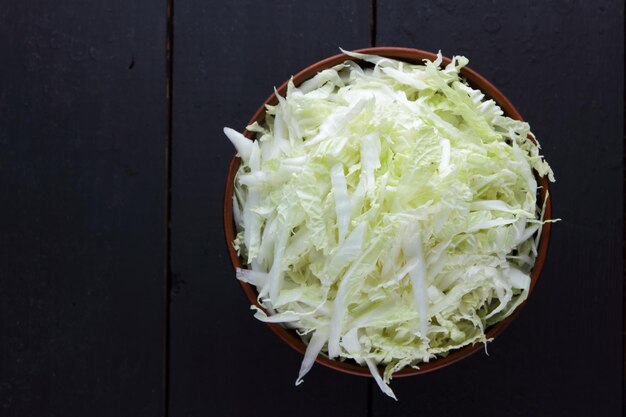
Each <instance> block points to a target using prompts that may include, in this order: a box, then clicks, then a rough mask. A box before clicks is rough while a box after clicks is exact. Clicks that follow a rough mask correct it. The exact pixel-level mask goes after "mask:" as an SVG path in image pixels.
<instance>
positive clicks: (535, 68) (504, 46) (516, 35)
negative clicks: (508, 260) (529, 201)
mask: <svg viewBox="0 0 626 417" xmlns="http://www.w3.org/2000/svg"><path fill="white" fill-rule="evenodd" d="M623 19H624V16H623V2H620V1H598V2H583V1H575V0H570V1H568V0H559V1H545V2H542V1H536V0H530V1H521V0H516V1H510V2H493V1H479V2H460V1H446V0H441V1H439V0H437V1H429V2H420V3H418V2H412V1H391V0H379V1H378V11H377V35H378V37H377V40H376V41H377V44H378V45H380V46H387V45H397V46H408V47H414V48H418V49H425V50H431V51H437V50H439V49H441V50H442V52H443V53H444V54H445V55H448V56H450V55H453V54H464V55H466V56H467V57H468V58H469V59H470V67H471V68H473V69H474V70H477V71H478V72H479V73H481V74H482V75H484V76H485V77H486V78H487V79H489V80H491V81H493V82H494V84H495V85H496V86H497V87H498V88H500V89H501V90H502V91H503V92H504V93H505V94H506V95H507V96H508V98H509V99H510V100H511V101H512V102H513V103H514V104H515V105H516V107H517V108H518V110H519V111H520V113H521V114H522V116H523V117H524V118H525V119H526V120H528V121H529V122H530V124H531V127H532V129H533V131H534V132H535V134H536V135H537V137H538V139H539V141H540V142H541V144H542V145H543V150H544V153H545V155H546V157H547V159H548V161H549V162H550V164H551V165H552V167H553V168H554V171H555V173H556V177H557V182H556V184H554V186H553V189H552V197H553V204H554V215H555V217H560V218H562V219H563V221H562V222H561V223H558V224H556V225H555V226H554V227H553V229H552V230H553V232H552V240H551V247H550V250H549V254H548V261H547V262H546V266H545V268H544V272H543V274H542V277H541V278H540V280H539V284H538V286H537V288H536V290H535V292H534V293H533V296H532V297H531V299H530V301H529V303H528V305H527V306H526V308H525V310H524V311H523V312H522V314H521V315H520V317H519V318H518V319H517V320H516V322H515V323H513V324H512V325H511V327H510V328H509V329H508V330H507V331H506V332H504V334H502V335H501V336H500V337H498V339H497V340H496V341H495V342H493V343H492V344H491V345H490V346H489V353H490V356H485V355H484V354H477V355H475V356H473V357H472V358H470V359H468V360H467V361H463V362H461V363H459V364H457V365H454V366H452V367H451V368H449V369H446V370H442V371H438V372H435V373H433V374H428V375H425V376H423V377H416V378H410V379H404V380H396V381H394V382H393V387H394V389H395V391H396V393H397V394H398V397H399V399H400V402H399V403H393V401H389V400H388V399H387V398H383V396H381V395H380V394H379V393H378V392H376V391H375V393H374V397H373V415H374V416H409V415H411V416H413V415H416V414H417V415H420V416H423V417H427V416H438V417H441V416H458V415H460V413H462V414H463V415H480V416H485V417H487V416H518V415H519V416H552V417H555V416H581V417H583V416H592V415H596V416H607V417H609V416H621V415H622V412H623V409H622V407H623V385H622V384H623V369H624V353H623V352H624V351H623V339H622V329H623V324H622V320H623V311H624V310H623V308H624V305H623V289H624V288H623V246H622V245H623V234H622V233H623V230H624V228H623V216H624V201H623V178H622V175H623V146H624V143H623V137H624V136H623V120H622V115H623V74H624V66H623V65H624V62H623V57H624V55H623V52H624V44H623V29H624V28H623Z"/></svg>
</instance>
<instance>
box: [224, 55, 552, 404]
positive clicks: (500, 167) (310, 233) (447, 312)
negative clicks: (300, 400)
mask: <svg viewBox="0 0 626 417" xmlns="http://www.w3.org/2000/svg"><path fill="white" fill-rule="evenodd" d="M344 52H345V51H344ZM346 53H347V54H348V55H350V56H351V57H352V58H355V60H348V61H346V62H344V63H343V64H340V65H337V66H335V67H333V68H331V69H326V70H324V71H322V72H320V73H318V74H317V75H316V76H315V77H313V78H312V79H310V80H308V81H305V82H304V83H302V85H300V86H299V87H295V86H294V84H293V82H289V84H288V88H287V93H286V96H285V97H280V96H279V97H278V98H279V102H278V104H277V105H276V106H267V112H266V116H265V120H264V122H263V123H261V124H258V123H254V124H253V125H251V126H248V130H250V131H252V132H256V135H257V140H256V141H250V140H248V139H246V138H245V137H244V136H243V135H241V134H240V133H238V132H236V131H234V130H232V129H228V128H226V129H224V132H225V134H226V135H227V137H228V138H229V139H230V140H231V141H232V143H233V145H234V146H235V148H236V149H237V152H238V154H239V156H240V158H241V166H240V168H239V170H238V172H237V175H236V178H235V192H234V195H233V207H234V218H235V222H236V226H237V229H238V235H237V238H236V240H235V241H234V242H233V244H234V246H235V248H236V249H237V251H238V254H239V255H240V256H241V257H242V258H243V260H244V261H245V263H246V264H247V269H240V270H238V271H237V277H238V278H239V279H240V280H242V281H245V282H249V283H251V284H252V285H254V286H256V288H257V290H258V294H259V296H258V302H259V304H260V305H261V306H263V307H264V308H265V310H266V311H267V313H266V312H264V311H263V310H260V309H258V308H256V307H253V308H254V310H255V311H256V312H255V316H256V317H257V318H258V319H260V320H262V321H266V322H272V323H283V324H284V325H285V326H287V327H290V328H295V329H297V331H298V332H299V334H300V335H301V336H302V338H303V339H304V341H305V343H307V345H308V347H307V351H306V354H305V357H304V360H303V362H302V367H301V370H300V374H299V376H298V379H297V382H296V383H297V384H299V383H300V382H302V378H303V377H304V375H305V374H306V373H307V372H308V371H309V370H310V369H311V366H312V365H313V363H314V361H315V358H316V357H317V355H319V354H325V355H327V356H328V357H329V358H331V359H338V360H345V359H352V360H354V361H356V362H357V363H358V364H360V365H363V366H368V367H369V369H370V370H371V372H372V373H373V376H374V377H375V379H376V381H377V383H378V384H379V386H380V387H381V389H382V390H383V392H385V393H386V394H388V395H390V396H392V397H394V398H395V396H394V395H393V392H392V391H391V389H390V388H389V386H388V383H389V381H390V379H391V377H392V374H393V373H394V372H396V371H399V370H400V369H402V368H404V367H407V366H412V367H418V366H419V364H420V363H424V362H428V361H430V360H432V359H434V358H437V357H441V356H445V355H446V354H448V353H449V352H450V351H451V350H454V349H458V348H460V347H462V346H465V345H468V344H475V343H487V342H488V340H487V338H486V336H485V329H486V328H487V327H488V326H490V325H492V324H494V323H496V322H498V321H500V320H502V319H504V318H505V317H507V316H508V315H510V314H511V313H512V312H513V311H514V309H515V308H516V307H517V306H518V305H520V303H522V302H523V301H524V300H525V299H526V297H527V295H528V291H529V285H530V271H531V268H532V266H533V264H534V261H535V257H536V255H537V245H538V231H539V230H540V227H541V225H542V223H543V219H542V218H541V214H540V212H541V208H540V207H541V203H543V202H538V201H537V182H536V179H535V176H534V173H533V170H534V171H536V172H537V174H538V175H539V176H546V175H547V176H548V177H549V178H550V180H552V181H554V178H553V174H552V171H551V170H550V167H549V166H548V164H547V163H546V162H545V161H544V159H543V158H542V157H541V156H540V154H539V145H538V144H537V143H536V142H533V141H532V140H530V139H529V138H530V137H532V134H531V132H530V130H529V126H528V124H527V123H524V122H521V121H517V120H513V119H511V118H509V117H506V116H504V115H503V112H502V110H501V109H500V108H499V107H498V105H497V104H496V103H495V102H494V101H493V100H486V99H485V97H484V95H483V93H481V92H480V91H479V90H476V89H473V88H471V87H470V86H468V84H467V83H466V82H465V81H464V80H463V79H462V78H461V77H460V75H459V71H460V69H461V68H462V67H463V66H465V65H466V64H467V62H468V60H467V59H466V58H464V57H454V58H453V60H452V62H451V63H449V64H448V65H447V66H445V67H443V68H440V67H441V64H442V57H441V54H439V55H438V57H437V59H436V60H435V61H432V62H431V61H428V60H425V61H424V63H423V65H412V64H408V63H405V62H401V61H397V60H393V59H389V58H383V57H378V56H372V55H363V54H357V53H350V52H346ZM357 60H361V61H366V62H369V63H370V66H368V67H364V66H360V65H359V64H357V62H356V61H357ZM380 366H383V367H384V369H385V370H384V373H383V375H382V376H381V375H379V374H378V370H377V369H378V367H380Z"/></svg>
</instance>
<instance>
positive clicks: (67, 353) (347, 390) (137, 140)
mask: <svg viewBox="0 0 626 417" xmlns="http://www.w3.org/2000/svg"><path fill="white" fill-rule="evenodd" d="M168 4H169V6H172V11H173V16H172V26H171V32H170V33H169V35H168V33H167V19H168V15H167V6H168ZM373 6H375V9H376V13H375V19H374V20H373V21H372V19H371V17H372V16H371V12H372V7H373ZM623 7H624V6H623V2H619V1H617V0H599V1H597V2H583V1H576V0H569V1H568V0H551V1H546V2H542V1H538V0H527V1H522V0H514V1H508V2H497V1H479V2H462V1H445V0H441V1H440V0H432V1H426V2H414V1H408V0H400V1H398V0H396V1H392V0H376V1H374V2H370V1H357V0H342V1H338V2H332V1H326V0H325V1H322V2H304V1H299V0H298V1H276V2H250V1H232V2H226V1H205V2H203V1H197V0H194V1H190V2H172V1H171V0H170V1H169V2H167V1H162V2H157V3H155V2H148V1H140V0H136V1H117V0H113V1H108V2H103V3H102V2H101V3H92V4H89V5H80V4H78V3H75V2H69V1H62V2H42V1H36V2H12V3H10V4H7V5H4V6H3V7H2V8H1V10H0V51H1V52H2V53H3V54H2V56H3V58H4V60H3V64H2V65H0V192H1V195H2V196H3V203H2V205H1V206H0V207H1V209H0V212H1V213H2V216H1V217H0V329H1V331H2V333H1V334H0V352H1V355H0V416H5V415H6V416H9V417H15V416H48V415H51V416H85V415H89V416H111V415H116V416H126V415H128V416H133V417H135V416H161V415H169V416H176V417H178V416H181V417H187V416H204V415H219V416H245V415H259V416H264V415H273V416H287V415H293V414H298V415H315V416H318V415H331V416H334V415H337V416H363V417H365V416H415V415H419V416H438V417H439V416H458V415H470V416H481V417H483V416H516V415H519V416H550V417H555V416H568V417H578V416H580V417H586V416H608V417H613V416H619V415H622V412H623V377H624V373H623V370H624V359H623V357H624V350H623V339H622V338H623V317H624V309H623V307H624V306H623V294H624V292H623V279H624V276H623V265H624V264H623V254H624V252H623V251H624V245H623V230H624V222H623V215H624V202H623V180H624V179H623V146H624V144H623V100H624V96H623V75H624V63H623V36H624V35H623V33H624V32H623ZM372 34H374V37H373V38H372ZM168 38H169V40H170V43H171V45H172V49H173V55H172V56H171V59H170V60H169V63H170V64H171V68H172V73H171V74H170V76H169V79H170V80H169V81H170V82H171V85H172V95H171V102H168V96H166V85H167V82H168V71H167V69H168V59H167V54H166V45H167V40H168ZM371 44H376V45H379V46H391V45H394V46H408V47H414V48H420V49H426V50H433V51H436V50H438V49H441V50H442V51H443V53H444V54H446V55H452V54H465V55H466V56H468V57H469V58H470V66H471V67H472V68H473V69H475V70H477V71H478V72H480V73H481V74H483V75H484V76H486V77H487V78H488V79H490V80H491V81H493V82H494V83H495V84H496V85H497V86H498V87H499V88H500V89H501V90H502V91H503V92H504V93H505V94H506V95H507V96H508V97H509V98H510V99H511V101H512V102H513V103H514V104H515V105H516V106H517V107H518V109H519V110H520V112H521V113H522V115H523V116H524V117H525V118H526V119H527V120H528V121H529V122H530V123H531V126H532V127H533V130H534V131H535V133H536V134H537V136H538V138H539V140H540V141H541V143H542V145H543V149H544V152H545V154H546V156H547V158H548V160H549V161H550V163H551V164H552V166H553V167H554V170H555V172H556V174H557V183H556V184H555V185H554V187H553V190H552V191H553V203H554V214H555V216H558V217H561V218H563V222H562V223H560V224H557V225H556V226H555V227H554V228H553V237H552V242H551V248H550V253H549V256H548V262H547V264H546V267H545V269H544V273H543V275H542V277H541V279H540V282H539V285H538V287H537V289H536V292H535V293H534V294H533V296H532V298H531V300H530V302H529V303H528V305H527V306H526V308H525V311H523V312H522V314H521V315H520V317H519V318H518V319H517V320H516V321H515V323H513V325H512V326H511V327H510V328H509V329H508V330H507V331H506V332H504V334H503V335H501V336H500V337H499V338H498V339H497V340H496V341H495V342H494V343H492V344H491V345H490V346H489V353H490V356H485V355H484V354H483V353H478V354H476V355H474V356H473V357H471V358H469V359H467V360H465V361H463V362H461V363H458V364H455V365H453V366H452V367H450V368H448V369H444V370H440V371H437V372H435V373H432V374H428V375H424V376H419V377H412V378H408V379H398V380H395V381H393V385H392V386H393V388H394V390H395V391H396V393H397V394H398V396H399V399H400V402H399V403H394V402H393V401H390V400H388V399H387V398H385V397H383V396H382V395H381V394H379V393H378V391H377V388H376V387H375V386H374V387H372V383H371V381H369V380H367V379H361V378H357V377H352V376H346V375H343V374H339V373H337V372H334V371H330V370H327V369H325V368H322V367H320V366H316V367H315V368H314V369H313V370H312V371H311V373H310V375H309V376H308V377H307V378H306V382H305V383H304V384H303V385H302V386H300V387H297V388H296V387H294V385H293V383H294V380H295V377H296V374H297V371H298V368H299V363H300V360H301V357H300V355H299V354H297V353H296V352H295V351H293V350H292V349H291V348H289V347H287V346H285V345H284V344H283V343H282V342H281V341H279V339H278V338H277V337H276V336H275V335H274V334H273V333H271V331H270V330H269V329H267V328H266V327H265V326H264V325H263V324H261V323H259V322H257V321H256V320H255V319H254V318H253V317H252V315H251V314H250V312H249V311H248V309H247V302H246V299H245V297H244V295H243V293H242V291H241V290H240V288H239V286H238V283H237V282H236V280H235V279H234V274H233V271H232V269H231V267H230V264H229V262H228V260H227V254H226V248H225V245H224V240H223V231H222V225H221V208H222V192H223V187H224V181H225V175H226V168H227V163H228V160H229V159H230V157H231V155H232V154H233V151H232V149H231V147H230V145H229V143H228V142H227V140H226V139H225V138H224V137H223V135H222V133H221V128H222V127H223V126H231V127H233V128H237V129H241V128H243V127H244V125H245V123H246V122H247V120H248V119H249V117H250V116H251V115H252V114H253V112H254V111H255V110H256V108H257V106H258V104H259V103H260V102H262V101H263V100H264V99H265V98H266V97H267V96H268V95H269V93H270V92H271V91H272V87H273V86H275V85H279V84H280V83H281V82H283V81H284V80H285V79H286V78H287V77H289V76H290V75H291V74H293V73H295V72H297V71H298V70H300V69H302V68H304V67H305V66H307V65H308V64H310V63H313V62H315V61H317V60H319V59H320V58H323V57H325V56H328V55H331V54H334V53H336V52H337V48H338V47H339V46H342V47H344V48H359V47H365V46H369V45H371ZM169 104H171V110H172V111H171V113H168V105H169ZM169 123H171V128H172V129H171V135H170V134H169V133H168V124H169ZM168 148H170V150H171V152H168ZM168 160H169V162H168ZM168 202H169V203H168ZM167 219H170V224H169V226H170V228H169V232H168V229H167V227H166V222H167ZM168 241H169V244H168ZM166 248H169V249H166ZM168 265H169V271H167V278H168V279H169V285H168V283H167V282H166V279H165V278H166V277H165V275H166V271H165V270H166V268H167V267H168ZM164 293H166V294H167V303H165V300H164ZM166 308H167V311H168V312H169V317H166V315H165V314H164V311H165V309H166ZM166 319H167V320H166ZM166 322H169V332H168V331H167V330H168V329H167V328H166ZM166 345H168V349H169V352H168V357H169V363H168V366H167V367H166V368H165V369H164V366H163V358H164V353H165V352H164V347H166ZM165 381H168V382H169V384H168V386H164V382H165Z"/></svg>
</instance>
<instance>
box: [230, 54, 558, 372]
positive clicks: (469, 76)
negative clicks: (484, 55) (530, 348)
mask: <svg viewBox="0 0 626 417" xmlns="http://www.w3.org/2000/svg"><path fill="white" fill-rule="evenodd" d="M355 52H361V53H367V54H374V55H380V56H384V57H389V58H395V59H399V60H403V61H407V62H412V63H417V62H421V61H422V60H424V59H429V60H434V59H436V58H437V54H434V53H432V52H426V51H422V50H419V49H412V48H400V47H373V48H364V49H358V50H356V51H355ZM349 59H350V60H354V59H353V58H351V57H349V56H347V55H345V54H338V55H334V56H331V57H329V58H326V59H323V60H321V61H319V62H316V63H315V64H313V65H310V66H309V67H307V68H305V69H304V70H302V71H300V72H299V73H297V74H296V75H295V76H294V77H293V82H294V84H295V85H296V86H298V85H300V84H301V83H302V82H303V81H305V80H307V79H309V78H311V77H313V76H314V75H315V74H317V73H318V72H319V71H322V70H324V69H326V68H329V67H332V66H334V65H337V64H340V63H342V62H344V61H345V60H349ZM449 62H450V59H449V58H446V57H444V58H443V64H442V65H446V64H448V63H449ZM461 75H462V76H463V77H464V78H465V79H466V80H467V81H468V82H469V83H470V84H471V85H472V86H473V87H474V88H478V89H480V90H481V91H482V92H483V93H485V95H486V96H487V97H488V98H492V99H493V100H494V101H495V102H496V103H498V105H499V106H500V107H501V108H502V110H503V111H504V113H505V114H506V115H507V116H509V117H511V118H513V119H517V120H523V119H522V116H521V115H520V114H519V112H518V111H517V109H516V108H515V107H514V106H513V104H511V102H510V101H509V100H508V99H507V98H506V97H505V96H504V94H502V93H501V92H500V91H499V90H498V89H497V88H496V87H494V86H493V85H492V84H491V83H490V82H489V81H487V80H486V79H485V78H483V77H482V76H481V75H479V74H478V73H477V72H475V71H473V70H471V69H470V68H467V67H464V68H463V69H462V70H461ZM276 91H277V92H278V94H280V95H281V96H284V95H285V92H286V91H287V81H285V83H283V85H281V86H280V88H278V89H277V90H276ZM277 102H278V100H277V98H276V95H275V94H274V93H272V94H271V95H270V96H269V97H268V98H267V100H265V102H264V103H263V104H261V106H259V108H258V110H257V111H256V113H255V114H254V116H252V118H251V119H250V121H249V122H248V125H250V124H252V123H253V122H255V121H261V120H262V119H263V117H264V116H265V105H266V104H270V105H275V104H276V103H277ZM244 135H245V136H246V137H247V138H249V139H252V138H253V136H254V135H253V133H252V132H249V131H248V130H244ZM239 163H240V159H239V158H238V157H236V156H235V157H233V158H232V160H231V162H230V166H229V170H228V177H227V180H226V190H225V195H224V232H225V237H226V244H227V247H228V253H229V255H230V260H231V262H232V265H233V268H241V267H242V263H241V260H240V259H239V257H238V256H237V252H236V251H235V249H234V248H233V245H232V241H233V240H234V239H235V235H236V232H235V227H234V223H233V214H232V209H233V203H232V195H233V189H234V178H235V174H236V172H237V169H238V168H239ZM538 187H539V196H540V199H541V201H544V200H545V199H546V193H548V194H547V196H548V197H547V200H546V201H547V202H546V207H545V214H544V216H545V218H546V219H551V218H552V204H551V199H550V194H549V183H548V179H547V178H546V177H543V178H538ZM550 231H551V224H550V223H546V224H545V225H544V226H543V228H542V231H541V240H540V243H539V247H538V249H537V252H538V254H537V259H536V261H535V265H534V267H533V269H532V272H531V283H530V290H529V296H530V293H532V290H533V288H534V287H535V285H536V284H537V280H538V279H539V274H540V273H541V270H542V268H543V265H544V262H545V260H546V256H547V252H548V243H549V240H550ZM240 284H241V287H242V288H243V291H244V293H245V294H246V296H247V298H248V301H249V302H250V303H251V304H253V305H256V306H257V307H261V306H260V305H259V304H258V302H257V295H258V293H257V291H256V289H255V287H254V286H252V285H250V284H247V283H245V282H240ZM525 304H526V301H524V302H523V303H522V304H520V305H519V306H518V307H517V308H516V309H515V311H514V312H513V314H511V315H510V316H509V317H507V318H506V319H504V320H502V321H500V322H498V323H496V324H494V325H492V326H490V327H489V328H488V329H487V332H486V336H487V338H494V337H496V336H497V335H499V334H500V333H501V332H502V331H503V330H504V329H505V328H507V327H508V326H509V325H510V324H511V322H512V321H513V320H514V319H515V317H517V315H518V314H519V312H520V310H521V309H522V307H523V306H524V305H525ZM261 308H262V307H261ZM267 325H268V326H269V327H270V328H271V329H272V330H273V331H274V333H276V334H277V335H278V336H279V337H280V338H281V339H282V340H283V341H284V342H286V343H287V344H288V345H289V346H291V347H292V348H294V349H295V350H297V351H298V352H300V353H301V354H304V352H305V350H306V345H305V344H304V342H303V341H302V339H301V338H300V337H299V336H298V334H297V333H296V332H295V331H294V330H290V329H286V328H284V327H282V326H280V325H277V324H271V323H268V324H267ZM482 347H483V345H482V343H476V344H474V345H468V346H465V347H462V348H460V349H456V350H454V351H452V352H450V353H449V354H448V355H447V356H446V357H442V358H437V359H434V360H432V361H431V362H429V363H422V364H420V365H419V369H414V368H405V369H403V370H401V371H399V372H396V373H395V374H394V377H396V378H397V377H405V376H411V375H417V374H424V373H427V372H431V371H434V370H437V369H441V368H443V367H445V366H448V365H451V364H453V363H455V362H457V361H459V360H461V359H463V358H466V357H468V356H470V355H471V354H473V353H475V352H477V351H478V350H480V349H482ZM316 362H317V363H320V364H322V365H324V366H327V367H329V368H332V369H335V370H338V371H342V372H345V373H348V374H352V375H358V376H371V374H370V372H369V370H368V368H367V367H363V366H360V365H358V364H356V363H355V362H352V361H346V362H342V361H337V360H332V359H329V358H328V357H326V356H324V355H318V357H317V359H316Z"/></svg>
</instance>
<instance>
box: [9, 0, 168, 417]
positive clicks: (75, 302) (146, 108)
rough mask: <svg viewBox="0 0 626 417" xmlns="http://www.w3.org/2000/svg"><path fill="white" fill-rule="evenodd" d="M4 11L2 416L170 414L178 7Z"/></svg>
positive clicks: (14, 5)
mask: <svg viewBox="0 0 626 417" xmlns="http://www.w3.org/2000/svg"><path fill="white" fill-rule="evenodd" d="M0 9H1V10H0V50H1V51H2V64H1V65H0V195H1V196H2V197H1V198H2V203H1V205H0V207H1V208H0V211H1V213H2V216H1V217H0V331H1V333H0V351H1V352H2V354H1V356H0V415H1V416H3V417H4V416H6V417H39V416H46V417H47V416H59V417H66V416H92V417H95V416H158V415H162V411H163V404H164V397H163V395H164V392H163V378H164V375H163V335H164V334H163V331H164V329H163V323H164V320H163V317H164V314H163V312H164V297H163V282H164V256H165V223H164V215H165V204H164V201H165V178H166V177H165V144H166V120H167V114H166V100H165V58H164V57H165V39H166V31H165V22H166V20H165V5H164V4H161V5H159V4H157V3H155V2H152V1H135V2H129V1H126V0H120V1H117V0H116V1H107V2H89V3H88V4H87V3H85V4H83V3H81V2H71V1H55V2H46V1H36V2H34V1H28V2H20V1H17V2H3V4H2V7H1V8H0Z"/></svg>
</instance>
